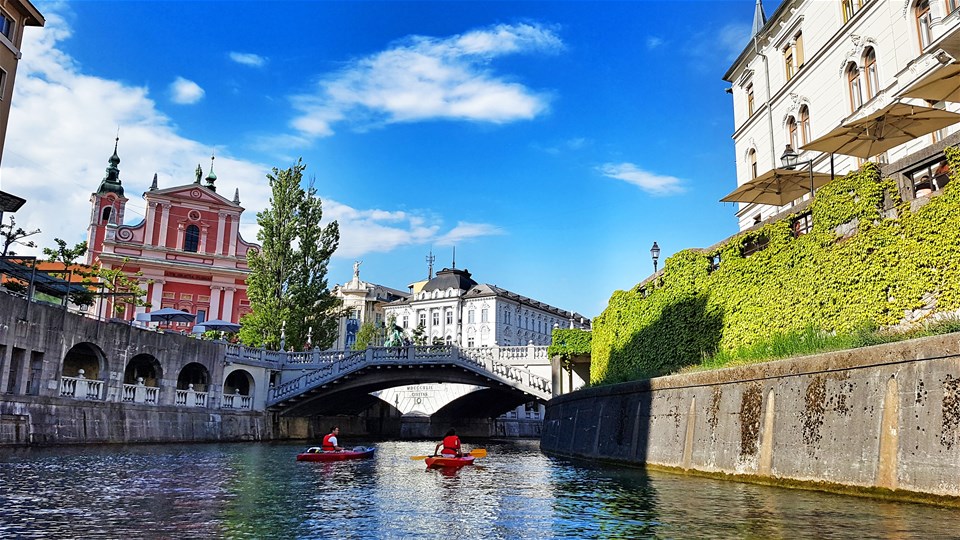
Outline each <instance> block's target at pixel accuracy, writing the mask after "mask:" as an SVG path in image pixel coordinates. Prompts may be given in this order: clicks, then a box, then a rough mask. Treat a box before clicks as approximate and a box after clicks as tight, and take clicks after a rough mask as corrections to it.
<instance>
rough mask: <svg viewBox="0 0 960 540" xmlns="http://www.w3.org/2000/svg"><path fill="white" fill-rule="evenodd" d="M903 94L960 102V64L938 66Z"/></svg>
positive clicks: (911, 96) (919, 97) (933, 99)
mask: <svg viewBox="0 0 960 540" xmlns="http://www.w3.org/2000/svg"><path fill="white" fill-rule="evenodd" d="M901 95H902V96H903V97H909V98H917V99H926V100H930V101H955V102H960V64H947V65H945V66H940V67H938V68H937V69H936V70H934V71H933V73H931V74H929V75H927V76H926V77H924V78H922V79H920V80H919V81H917V82H915V83H913V84H911V85H910V86H908V87H907V89H906V90H905V91H904V92H902V93H901Z"/></svg>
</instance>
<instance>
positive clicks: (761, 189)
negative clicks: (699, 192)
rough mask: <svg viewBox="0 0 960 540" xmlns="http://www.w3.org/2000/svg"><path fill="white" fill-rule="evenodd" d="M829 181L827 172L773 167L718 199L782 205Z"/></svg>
mask: <svg viewBox="0 0 960 540" xmlns="http://www.w3.org/2000/svg"><path fill="white" fill-rule="evenodd" d="M829 181H830V175H829V174H827V173H819V172H811V171H810V170H809V169H807V170H800V171H798V170H793V169H773V170H771V171H767V172H765V173H763V174H761V175H760V176H758V177H756V178H754V179H753V180H750V181H749V182H746V183H744V184H741V185H740V187H738V188H737V189H735V190H733V191H732V192H731V193H730V194H729V195H727V196H726V197H724V198H722V199H720V201H721V202H745V203H760V204H771V205H774V206H783V205H785V204H787V203H789V202H792V201H795V200H797V199H799V198H800V197H803V196H804V195H806V194H807V193H812V192H813V190H814V189H816V188H818V187H820V186H822V185H824V184H826V183H827V182H829Z"/></svg>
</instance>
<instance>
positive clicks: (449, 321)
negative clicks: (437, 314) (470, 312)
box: [447, 309, 453, 324]
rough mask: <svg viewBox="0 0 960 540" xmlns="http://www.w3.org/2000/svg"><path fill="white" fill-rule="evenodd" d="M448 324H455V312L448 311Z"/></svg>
mask: <svg viewBox="0 0 960 540" xmlns="http://www.w3.org/2000/svg"><path fill="white" fill-rule="evenodd" d="M447 324H453V310H452V309H448V310H447Z"/></svg>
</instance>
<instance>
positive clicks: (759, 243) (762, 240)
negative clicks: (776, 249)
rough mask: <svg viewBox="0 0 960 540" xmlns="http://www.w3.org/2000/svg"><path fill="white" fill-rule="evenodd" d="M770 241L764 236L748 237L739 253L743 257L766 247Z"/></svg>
mask: <svg viewBox="0 0 960 540" xmlns="http://www.w3.org/2000/svg"><path fill="white" fill-rule="evenodd" d="M769 243H770V239H768V238H767V237H766V236H763V235H760V236H757V237H755V238H750V239H748V240H747V241H746V242H744V243H743V248H741V250H740V254H741V255H743V256H744V257H749V256H750V255H753V254H754V253H756V252H758V251H763V250H764V249H767V244H769Z"/></svg>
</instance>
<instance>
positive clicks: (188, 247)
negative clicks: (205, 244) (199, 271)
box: [183, 225, 200, 253]
mask: <svg viewBox="0 0 960 540" xmlns="http://www.w3.org/2000/svg"><path fill="white" fill-rule="evenodd" d="M199 245H200V227H197V226H196V225H189V226H188V227H187V231H186V234H185V235H184V237H183V250H184V251H192V252H193V253H196V252H197V246H199Z"/></svg>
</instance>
